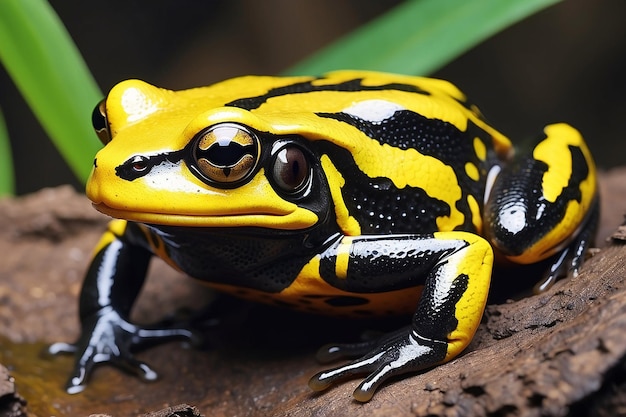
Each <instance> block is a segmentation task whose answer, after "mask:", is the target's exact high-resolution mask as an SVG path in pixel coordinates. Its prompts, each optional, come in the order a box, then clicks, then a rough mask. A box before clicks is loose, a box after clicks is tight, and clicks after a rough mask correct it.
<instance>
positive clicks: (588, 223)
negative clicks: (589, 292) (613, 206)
mask: <svg viewBox="0 0 626 417" xmlns="http://www.w3.org/2000/svg"><path fill="white" fill-rule="evenodd" d="M599 216H600V205H599V202H598V200H597V199H596V201H595V202H594V204H593V207H592V209H591V210H590V211H589V215H588V216H587V218H586V219H585V221H584V223H583V225H582V226H581V230H580V232H579V233H578V235H577V236H576V237H575V238H574V240H573V241H572V242H571V243H570V244H569V245H568V246H567V247H565V249H563V250H561V252H560V253H557V255H556V256H555V257H554V259H553V261H552V263H551V264H550V268H549V269H548V270H547V271H546V273H545V275H544V276H543V278H542V279H541V281H539V282H537V283H536V284H535V286H534V287H533V292H534V293H535V294H540V293H542V292H544V291H547V290H548V289H550V288H551V287H552V286H553V285H554V283H555V282H556V281H557V280H558V279H559V278H562V277H565V276H567V274H569V273H572V275H573V276H574V277H576V276H577V275H578V272H579V270H580V267H581V265H582V263H583V261H584V260H585V255H586V254H587V250H588V249H589V247H590V246H591V244H592V242H593V240H594V237H595V234H596V229H597V227H598V221H599Z"/></svg>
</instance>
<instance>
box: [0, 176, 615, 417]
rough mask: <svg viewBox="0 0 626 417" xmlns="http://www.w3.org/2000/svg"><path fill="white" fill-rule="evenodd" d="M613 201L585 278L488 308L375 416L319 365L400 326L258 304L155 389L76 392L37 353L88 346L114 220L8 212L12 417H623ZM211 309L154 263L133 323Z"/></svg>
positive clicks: (57, 362)
mask: <svg viewBox="0 0 626 417" xmlns="http://www.w3.org/2000/svg"><path fill="white" fill-rule="evenodd" d="M602 188H603V217H602V226H601V229H600V232H599V235H600V238H599V241H598V243H599V246H604V247H603V248H602V249H601V250H600V251H598V252H596V253H595V255H594V256H593V257H592V258H590V259H589V260H588V261H587V263H586V264H585V267H584V268H583V270H582V271H581V273H580V275H579V276H577V277H575V278H567V279H564V280H561V281H559V282H558V283H557V284H556V285H555V286H554V287H553V288H552V289H550V290H549V291H547V292H546V293H544V294H541V295H537V296H529V297H526V298H521V299H519V300H517V301H505V302H502V303H497V302H494V303H492V304H490V305H489V306H488V308H487V310H486V313H485V316H484V319H483V323H482V324H481V326H480V328H479V330H478V333H477V334H476V337H475V339H474V341H473V342H472V344H471V346H470V347H469V348H468V349H467V350H466V352H465V353H464V354H463V355H462V356H461V357H459V358H457V359H456V360H454V361H452V362H450V363H448V364H445V365H443V366H439V367H437V368H434V369H432V370H430V371H427V372H424V373H422V374H419V375H415V376H410V377H407V378H404V379H401V380H398V381H394V382H393V383H391V384H387V385H386V386H384V387H383V388H381V390H380V391H379V392H378V393H377V395H376V396H375V397H374V399H373V400H372V401H371V402H369V403H367V404H364V405H361V404H359V403H356V402H354V401H353V400H352V398H351V392H352V390H353V389H354V387H355V386H356V381H347V382H345V383H343V384H341V385H339V386H337V387H335V388H332V389H330V390H329V391H327V392H325V393H322V394H314V393H312V392H310V390H309V389H308V387H307V380H308V378H309V377H310V376H311V375H312V374H314V373H315V372H316V371H319V370H320V369H322V367H321V366H320V365H319V364H317V363H316V362H315V361H314V352H315V350H316V348H317V347H318V346H319V344H321V343H324V342H328V341H332V340H334V341H337V340H339V341H341V340H346V341H349V340H351V339H353V338H355V337H358V335H359V333H360V332H361V331H363V330H365V329H378V328H387V327H390V326H393V325H397V326H399V325H401V324H403V323H404V322H403V320H400V321H399V322H397V323H391V324H390V323H388V322H386V323H371V322H367V323H364V322H350V321H345V320H338V319H328V318H313V317H308V316H304V315H299V314H296V313H292V312H289V311H287V310H273V309H270V308H265V307H254V306H249V305H247V304H236V305H234V306H233V308H234V309H236V310H237V311H236V313H237V314H232V315H230V316H229V317H228V318H227V319H225V320H227V321H226V322H225V323H226V324H222V325H221V326H216V329H215V331H214V332H212V334H213V335H214V336H213V337H212V339H211V341H212V342H213V343H212V347H213V348H212V349H208V350H197V349H191V348H189V347H188V346H186V345H184V344H181V343H169V344H167V345H163V346H158V347H154V348H151V349H149V350H147V351H145V352H141V353H139V354H138V356H139V357H140V358H141V359H142V360H145V361H147V362H148V363H150V364H152V365H153V366H154V367H155V368H156V369H157V370H158V371H159V372H160V375H161V377H162V378H161V379H160V380H159V381H157V382H155V383H152V384H146V383H142V382H139V381H138V380H136V379H135V378H134V377H132V376H128V375H125V374H123V373H121V372H119V371H117V370H115V369H112V368H110V367H101V368H99V369H97V370H96V372H95V373H94V375H93V378H92V381H91V384H90V386H89V387H88V388H87V390H86V391H84V392H83V393H81V394H78V395H74V396H70V395H67V394H65V393H64V392H63V390H62V386H63V384H64V380H65V378H66V377H67V375H68V373H69V371H70V367H71V364H72V360H71V358H69V357H55V358H46V357H42V356H41V354H40V353H41V350H42V348H43V347H44V346H45V344H46V343H50V342H53V341H59V340H61V341H72V340H74V338H76V336H77V334H78V321H77V317H76V316H77V296H78V292H79V290H80V285H81V281H82V275H83V273H84V270H85V268H86V265H87V263H88V261H89V256H90V251H91V248H92V247H93V246H94V245H95V243H96V241H97V239H98V235H99V234H100V233H101V231H102V228H103V226H104V224H105V222H106V219H105V218H104V217H103V216H100V215H99V214H98V213H96V212H95V211H94V210H93V209H91V207H90V206H89V203H88V202H87V201H86V199H85V198H84V197H83V196H81V195H79V194H76V193H74V192H73V191H72V190H71V189H69V188H63V187H62V188H57V189H50V190H44V191H41V192H39V193H37V194H34V195H31V196H27V197H24V198H20V199H15V200H3V201H0V253H2V254H3V257H2V258H3V260H2V262H1V263H0V274H1V275H0V276H1V277H2V282H3V285H2V287H0V338H1V339H0V343H1V344H2V346H0V363H2V364H3V365H4V366H5V367H2V368H0V415H10V416H24V415H26V413H28V415H29V416H40V417H43V416H47V415H56V416H66V415H67V416H70V415H71V416H80V415H85V416H86V415H90V414H93V415H111V416H133V415H146V416H150V417H156V416H159V417H160V416H199V415H207V416H209V415H210V416H231V415H238V416H256V415H268V414H271V415H276V416H287V415H289V416H312V415H314V416H321V415H351V416H388V415H393V416H413V415H418V416H522V415H523V416H568V415H593V416H616V415H626V377H625V375H626V373H625V372H624V371H625V369H624V368H625V366H626V365H625V364H626V362H625V360H624V359H625V357H626V283H625V278H626V265H625V263H624V259H625V258H626V242H625V241H624V236H625V235H626V233H624V230H623V229H622V230H621V231H620V232H618V233H616V234H615V237H614V238H613V239H611V242H609V243H608V244H606V245H605V242H604V241H605V238H606V237H608V236H609V235H610V234H611V233H612V232H614V231H616V230H617V228H618V225H619V224H620V223H621V221H622V215H623V213H624V212H626V170H625V169H620V170H615V171H612V172H610V173H607V174H605V175H603V176H602ZM504 278H505V279H509V280H510V279H511V278H510V276H506V277H504ZM536 279H537V277H530V281H531V282H532V281H533V280H536ZM505 287H506V285H505ZM212 297H213V295H212V293H211V292H210V291H208V290H207V289H205V288H204V287H202V286H200V285H198V284H197V283H196V282H194V281H193V280H190V279H185V278H184V277H181V276H180V275H179V274H178V273H176V272H174V271H172V270H171V269H169V268H167V267H166V266H165V265H164V264H163V263H161V262H155V265H154V266H153V268H152V269H151V271H150V278H149V280H148V283H147V285H146V288H145V289H144V292H143V294H142V296H141V298H140V300H139V303H138V305H137V306H136V308H135V311H134V319H135V320H137V321H139V322H152V321H155V320H159V319H161V318H163V317H164V316H166V315H167V314H168V313H171V312H173V311H176V310H181V309H188V308H192V309H195V308H199V307H201V306H202V305H203V304H204V303H206V302H207V301H208V300H210V299H211V298H212ZM242 306H243V307H242ZM244 307H245V308H244ZM9 375H10V376H9ZM13 381H15V382H13ZM22 397H24V398H25V400H26V402H27V404H26V405H25V402H24V400H23V399H22ZM177 404H179V405H177ZM185 404H191V405H192V406H188V405H185ZM194 407H195V408H194ZM98 413H100V414H98ZM146 413H147V414H146Z"/></svg>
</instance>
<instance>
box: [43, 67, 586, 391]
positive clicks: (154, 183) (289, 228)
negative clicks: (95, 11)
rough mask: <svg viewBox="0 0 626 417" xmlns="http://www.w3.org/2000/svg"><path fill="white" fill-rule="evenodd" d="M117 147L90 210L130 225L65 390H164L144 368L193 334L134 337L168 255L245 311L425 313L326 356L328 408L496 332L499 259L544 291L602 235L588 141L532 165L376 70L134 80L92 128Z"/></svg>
mask: <svg viewBox="0 0 626 417" xmlns="http://www.w3.org/2000/svg"><path fill="white" fill-rule="evenodd" d="M93 122H94V127H95V128H96V131H97V133H98V135H99V137H100V138H101V140H102V142H103V143H104V144H105V145H106V146H105V147H104V148H103V149H102V150H101V151H100V152H99V153H98V155H97V156H96V158H95V160H94V165H93V172H92V174H91V177H90V179H89V182H88V185H87V194H88V196H89V198H90V199H91V200H92V201H93V204H94V206H95V207H96V209H98V210H100V211H101V212H103V213H105V214H108V215H110V216H112V217H114V218H117V219H120V220H113V221H112V222H111V223H110V227H109V229H108V231H107V232H106V233H105V234H104V236H103V237H102V240H101V241H100V243H99V245H98V246H97V248H96V251H95V255H94V258H93V261H92V263H91V266H90V268H89V270H88V272H87V275H86V278H85V282H84V286H83V290H82V293H81V296H80V319H81V323H82V335H81V337H80V339H79V340H78V341H77V342H76V343H75V344H66V343H57V344H54V345H53V346H51V347H50V351H51V352H65V351H69V352H74V353H75V354H76V365H75V368H74V372H73V375H72V377H71V378H70V380H69V383H68V390H69V391H70V392H78V391H80V390H81V389H82V388H83V387H84V385H85V383H86V380H87V378H88V377H89V374H90V372H91V370H92V368H93V366H94V364H96V363H100V362H110V363H111V364H113V365H116V366H119V367H121V368H124V369H130V370H131V371H134V372H136V373H137V374H139V375H140V376H142V377H143V378H144V379H153V378H155V377H156V373H155V372H154V371H153V370H152V369H151V368H150V367H149V366H148V365H147V364H145V363H143V362H140V361H138V360H137V359H135V358H134V357H133V356H132V355H131V353H130V351H131V348H133V347H134V346H135V345H137V344H140V343H144V342H146V341H152V340H158V339H167V338H171V337H181V336H182V337H192V333H191V332H190V331H189V330H187V329H183V328H181V329H174V328H164V329H154V328H150V329H148V328H142V327H140V326H137V325H135V324H133V323H131V322H129V312H130V309H131V307H132V306H133V303H134V302H135V298H136V297H137V294H138V293H139V291H140V288H141V286H142V283H143V281H144V278H145V273H146V269H147V267H148V263H149V261H150V259H151V257H152V256H154V255H156V256H159V257H161V258H163V259H164V260H165V261H166V262H168V263H169V264H170V265H172V266H173V267H174V268H177V269H178V270H180V271H183V272H185V273H186V274H188V275H190V276H192V277H194V278H196V279H199V280H202V281H204V282H206V283H208V284H209V285H211V286H213V287H214V288H216V289H218V290H220V291H225V292H228V293H231V294H234V295H236V296H241V297H247V298H253V299H256V300H259V301H262V302H268V303H276V304H280V305H281V306H285V305H288V306H291V307H293V308H297V309H300V310H304V311H309V312H313V313H321V314H338V315H353V316H367V315H371V316H374V315H377V316H380V315H400V314H405V313H411V314H412V320H411V322H410V324H409V326H408V327H404V328H402V329H400V330H398V331H397V332H394V333H392V334H389V335H386V336H384V337H383V338H381V339H378V340H372V341H370V342H364V343H357V344H353V345H342V344H335V345H328V346H326V347H325V348H322V351H321V355H320V356H321V357H322V359H325V360H334V359H340V358H347V357H351V358H356V359H353V360H352V361H351V362H349V363H348V364H345V365H342V366H339V367H336V368H334V369H329V370H326V371H324V372H320V373H319V374H317V375H315V376H314V377H313V378H312V379H311V381H310V386H311V388H312V389H313V390H324V389H326V388H327V387H329V386H330V385H332V384H333V383H335V382H337V381H339V380H343V379H346V378H348V377H352V376H365V379H364V380H363V382H361V384H360V385H359V386H358V388H357V389H356V391H355V392H354V397H355V398H356V399H357V400H358V401H368V400H369V399H371V397H372V395H373V394H374V392H375V391H376V389H377V388H378V387H379V386H380V384H381V383H383V382H384V381H385V380H387V379H388V378H389V377H392V376H396V375H400V374H405V373H409V372H416V371H419V370H422V369H424V368H428V367H431V366H433V365H436V364H440V363H443V362H446V361H449V360H451V359H452V358H454V357H455V356H457V355H458V354H459V353H460V352H461V351H462V350H463V349H464V348H465V347H466V346H467V345H468V344H469V342H470V341H471V339H472V337H473V335H474V332H475V330H476V328H477V326H478V324H479V322H480V320H481V316H482V314H483V309H484V306H485V302H486V299H487V294H488V291H489V286H490V278H491V273H492V265H493V259H494V251H495V253H496V254H497V255H498V256H501V257H503V258H506V259H509V260H510V261H513V262H515V263H520V264H528V263H536V262H539V261H542V260H545V259H548V258H549V259H551V260H550V261H549V263H550V265H551V268H550V270H549V271H548V274H547V277H546V279H545V281H544V282H542V283H541V284H540V286H543V287H546V286H549V285H550V283H552V282H553V280H554V278H555V277H556V276H557V275H560V274H562V273H563V271H566V272H567V271H573V272H577V271H578V268H579V267H580V265H581V262H582V260H583V256H584V252H585V250H586V248H587V247H588V246H589V244H590V242H591V240H592V234H593V231H594V228H595V225H596V223H597V217H598V197H597V187H596V173H595V168H594V162H593V160H592V157H591V155H590V153H589V150H588V148H587V146H586V145H585V143H584V141H583V139H582V137H581V135H580V134H579V133H578V132H577V131H576V130H575V129H573V128H572V127H570V126H568V125H565V124H555V125H550V126H547V127H546V128H545V129H544V131H543V133H542V134H541V135H540V137H539V140H538V141H537V143H536V145H535V146H534V148H532V149H531V150H529V151H528V152H522V153H518V154H514V152H513V148H512V145H511V143H510V142H509V140H508V139H507V138H506V137H505V136H504V135H502V134H501V133H499V132H498V131H496V130H495V129H493V128H492V127H491V126H489V125H488V124H487V122H486V121H485V119H484V118H483V117H482V115H481V114H480V112H479V111H478V109H477V108H476V107H475V106H473V105H471V104H469V103H468V102H467V101H466V98H465V96H464V95H463V94H462V93H461V92H460V91H459V90H458V89H457V88H455V87H454V86H453V85H451V84H450V83H448V82H446V81H442V80H435V79H428V78H419V77H411V76H401V75H392V74H384V73H375V72H362V71H339V72H333V73H329V74H326V75H324V76H321V77H260V76H249V77H240V78H235V79H231V80H227V81H224V82H221V83H218V84H215V85H212V86H209V87H202V88H196V89H190V90H184V91H176V92H175V91H169V90H164V89H160V88H157V87H154V86H152V85H149V84H146V83H144V82H141V81H137V80H130V81H125V82H122V83H120V84H118V85H117V86H115V87H114V88H113V89H112V90H111V92H110V93H109V95H108V97H107V98H106V100H105V101H103V102H102V103H101V104H100V105H99V106H98V107H97V108H96V110H95V111H94V120H93Z"/></svg>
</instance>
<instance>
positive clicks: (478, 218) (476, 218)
mask: <svg viewBox="0 0 626 417" xmlns="http://www.w3.org/2000/svg"><path fill="white" fill-rule="evenodd" d="M467 205H468V206H469V208H470V211H471V212H472V224H473V225H474V227H475V228H476V233H480V232H481V231H482V230H483V218H482V215H481V213H480V206H479V205H478V202H477V201H476V198H475V197H474V196H473V195H468V196H467Z"/></svg>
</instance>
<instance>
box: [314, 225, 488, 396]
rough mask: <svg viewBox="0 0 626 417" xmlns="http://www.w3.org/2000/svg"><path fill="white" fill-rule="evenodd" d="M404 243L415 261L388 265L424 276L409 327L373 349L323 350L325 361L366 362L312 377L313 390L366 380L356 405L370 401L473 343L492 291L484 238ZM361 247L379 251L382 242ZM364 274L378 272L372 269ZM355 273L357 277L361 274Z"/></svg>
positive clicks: (439, 236) (457, 235) (451, 235)
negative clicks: (392, 383) (394, 381)
mask: <svg viewBox="0 0 626 417" xmlns="http://www.w3.org/2000/svg"><path fill="white" fill-rule="evenodd" d="M389 239H391V240H392V239H393V238H391V237H390V238H389ZM396 239H397V238H396ZM402 242H404V243H406V248H404V250H402V253H404V254H411V255H410V256H408V255H407V256H406V257H405V258H402V259H399V258H397V257H396V256H394V255H393V254H389V255H390V256H389V258H388V259H387V260H388V261H389V262H399V263H401V264H402V269H403V270H406V271H412V272H413V273H415V274H417V275H418V276H421V275H422V273H423V274H424V275H425V281H422V282H424V288H423V291H422V296H421V297H420V301H419V304H418V307H417V310H416V311H415V314H414V316H413V320H412V323H411V325H410V326H408V327H405V328H403V329H400V330H398V331H395V332H393V333H390V334H388V335H386V336H383V337H382V338H380V339H379V340H377V341H376V342H373V343H372V342H366V343H360V344H348V345H341V344H336V345H328V346H327V347H325V348H323V352H324V353H323V354H322V357H321V359H323V360H333V359H338V358H343V357H352V356H360V355H363V356H361V357H360V358H359V359H356V360H354V361H352V362H349V363H347V364H345V365H342V366H339V367H336V368H333V369H328V370H326V371H323V372H320V373H318V374H317V375H315V376H313V377H312V378H311V380H310V381H309V386H310V387H311V388H312V389H313V390H315V391H321V390H324V389H326V388H328V387H330V386H331V385H332V384H334V383H335V382H337V381H340V380H344V379H346V378H350V377H353V376H357V375H367V376H366V378H365V380H364V381H363V382H361V384H359V386H358V387H357V389H356V390H355V391H354V394H353V395H354V398H355V399H356V400H358V401H362V402H363V401H369V400H370V399H371V398H372V396H373V395H374V392H375V391H376V389H377V388H378V387H379V386H380V385H381V384H382V383H384V382H385V381H387V380H388V379H389V378H390V377H394V376H398V375H402V374H406V373H408V372H416V371H420V370H423V369H426V368H429V367H431V366H434V365H437V364H440V363H443V362H446V361H448V360H451V359H452V358H454V357H455V356H457V355H458V354H459V353H460V352H461V351H462V350H463V349H465V347H467V345H468V344H469V342H470V341H471V339H472V337H473V336H474V332H475V331H476V328H477V327H478V324H479V323H480V320H481V317H482V314H483V310H484V307H485V303H486V300H487V293H488V291H489V283H490V278H491V268H492V263H493V252H492V249H491V246H490V245H489V244H488V243H487V241H486V240H484V239H483V238H481V237H480V236H478V235H475V234H472V233H466V232H439V233H435V234H434V235H433V236H432V237H419V236H413V237H409V238H408V239H404V240H403V241H402ZM359 243H360V244H366V245H367V244H371V245H373V246H372V247H378V248H380V247H381V242H380V239H371V240H370V241H363V240H361V241H359ZM395 243H397V241H396V242H395ZM429 258H432V259H435V258H436V259H435V262H434V263H433V262H430V261H429ZM350 266H355V268H358V267H359V265H358V263H355V264H350V265H349V268H348V270H350ZM365 268H366V269H372V268H374V269H375V267H373V265H368V266H365ZM352 272H353V273H357V274H358V271H354V270H353V271H352ZM396 272H397V273H401V271H396Z"/></svg>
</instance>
